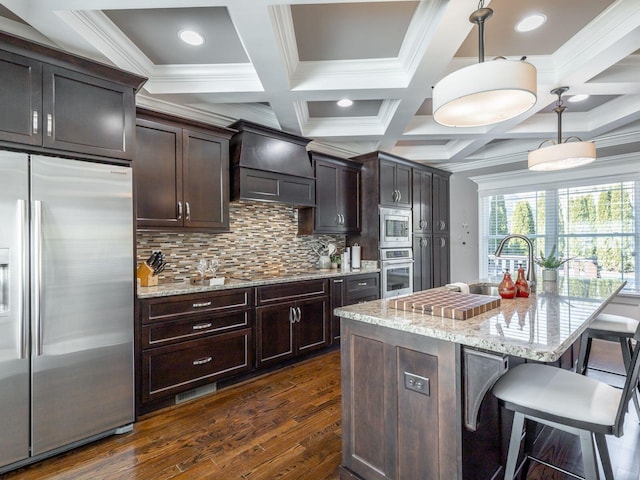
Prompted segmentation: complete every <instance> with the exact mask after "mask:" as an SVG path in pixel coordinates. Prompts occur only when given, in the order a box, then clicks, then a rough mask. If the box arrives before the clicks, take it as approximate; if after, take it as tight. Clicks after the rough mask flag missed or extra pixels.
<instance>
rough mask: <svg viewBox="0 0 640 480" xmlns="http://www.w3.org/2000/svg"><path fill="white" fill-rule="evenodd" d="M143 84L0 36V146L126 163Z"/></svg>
mask: <svg viewBox="0 0 640 480" xmlns="http://www.w3.org/2000/svg"><path fill="white" fill-rule="evenodd" d="M145 80H146V79H144V78H142V77H139V76H136V75H132V74H130V73H127V72H124V71H122V70H118V69H115V68H112V67H109V66H106V65H102V64H98V63H95V62H91V61H89V60H86V59H82V58H79V57H75V56H72V55H69V54H67V53H64V52H62V51H59V50H55V49H52V48H49V47H46V46H44V45H40V44H36V43H32V42H27V41H26V40H23V39H18V38H16V37H12V36H9V35H7V34H3V33H0V85H2V88H1V89H0V142H1V143H2V145H5V146H11V147H15V146H16V145H27V146H29V147H31V148H30V149H31V150H34V151H38V152H51V153H60V154H67V155H68V154H70V153H74V154H75V153H81V154H83V155H86V156H95V157H109V158H119V159H126V160H132V159H133V155H134V150H135V148H134V145H135V142H134V138H135V92H136V90H137V89H138V88H140V86H141V85H142V84H143V83H144V81H145Z"/></svg>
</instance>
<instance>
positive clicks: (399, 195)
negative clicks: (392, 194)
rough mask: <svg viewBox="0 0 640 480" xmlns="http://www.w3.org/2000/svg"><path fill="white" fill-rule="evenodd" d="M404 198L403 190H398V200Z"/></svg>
mask: <svg viewBox="0 0 640 480" xmlns="http://www.w3.org/2000/svg"><path fill="white" fill-rule="evenodd" d="M400 200H402V192H401V191H400V190H398V202H399V201H400Z"/></svg>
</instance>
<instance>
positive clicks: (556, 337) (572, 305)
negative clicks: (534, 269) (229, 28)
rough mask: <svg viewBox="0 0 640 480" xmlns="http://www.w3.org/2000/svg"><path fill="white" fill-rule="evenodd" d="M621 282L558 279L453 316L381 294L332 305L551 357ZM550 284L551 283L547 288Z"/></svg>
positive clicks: (414, 328) (390, 324) (479, 344)
mask: <svg viewBox="0 0 640 480" xmlns="http://www.w3.org/2000/svg"><path fill="white" fill-rule="evenodd" d="M623 287H624V282H617V281H603V280H600V279H591V280H580V281H577V282H573V281H572V282H570V283H569V285H562V286H561V287H560V291H559V292H557V293H555V292H552V291H543V290H544V289H543V286H542V285H539V286H538V288H539V290H542V291H538V293H536V294H535V295H531V296H530V297H529V298H516V299H513V300H507V299H502V301H501V305H500V307H498V308H495V309H493V310H489V311H488V312H486V313H483V314H480V315H477V316H474V317H471V318H469V319H467V320H453V319H450V318H444V317H439V316H433V315H429V314H423V313H414V312H406V311H402V310H396V309H394V308H392V307H391V306H390V300H392V299H383V300H375V301H372V302H366V303H360V304H356V305H350V306H346V307H340V308H337V309H335V311H334V313H335V314H336V315H339V316H341V317H343V318H347V319H351V320H356V321H360V322H365V323H370V324H373V325H379V326H382V327H387V328H391V329H394V330H400V331H404V332H410V333H415V334H417V335H424V336H427V337H433V338H439V339H442V340H448V341H451V342H456V343H460V344H462V345H468V346H472V347H476V348H481V349H484V350H489V351H492V352H497V353H504V354H508V355H515V356H518V357H522V358H527V359H530V360H537V361H541V362H554V361H556V360H557V359H558V358H560V356H561V355H562V354H563V353H564V352H565V351H566V350H567V349H568V348H569V347H570V346H571V345H572V344H573V343H574V342H575V341H576V340H577V339H578V338H579V337H580V335H581V334H582V332H583V331H584V330H585V329H586V328H587V325H588V323H589V321H590V320H591V319H592V318H594V317H595V316H596V315H597V314H598V313H599V312H600V311H601V310H602V309H603V308H604V307H605V305H606V304H607V303H609V302H610V301H611V300H612V299H613V297H615V295H616V294H617V293H618V292H619V291H620V290H621V289H622V288H623ZM548 290H551V289H548Z"/></svg>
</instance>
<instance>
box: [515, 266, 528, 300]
mask: <svg viewBox="0 0 640 480" xmlns="http://www.w3.org/2000/svg"><path fill="white" fill-rule="evenodd" d="M528 296H529V283H527V279H526V278H524V268H522V264H520V267H519V268H518V278H517V279H516V297H528Z"/></svg>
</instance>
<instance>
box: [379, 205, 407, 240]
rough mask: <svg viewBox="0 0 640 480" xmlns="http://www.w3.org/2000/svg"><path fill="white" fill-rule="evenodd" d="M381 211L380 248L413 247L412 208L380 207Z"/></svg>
mask: <svg viewBox="0 0 640 480" xmlns="http://www.w3.org/2000/svg"><path fill="white" fill-rule="evenodd" d="M378 211H379V213H380V243H379V248H396V247H411V244H412V238H411V221H412V217H411V210H410V209H407V210H403V209H399V208H387V207H378Z"/></svg>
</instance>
